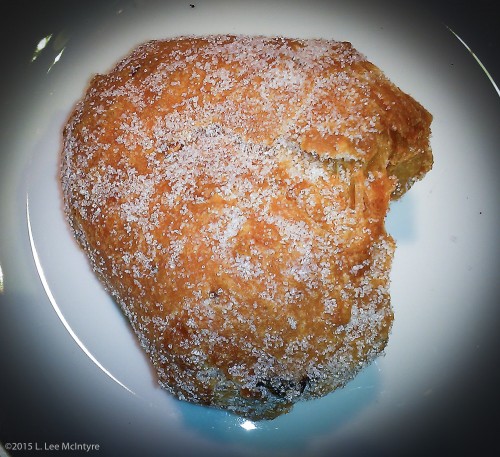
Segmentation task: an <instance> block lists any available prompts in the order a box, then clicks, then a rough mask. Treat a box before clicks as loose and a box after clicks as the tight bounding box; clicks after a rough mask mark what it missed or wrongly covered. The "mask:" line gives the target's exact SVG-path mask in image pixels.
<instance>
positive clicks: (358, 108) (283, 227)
mask: <svg viewBox="0 0 500 457" xmlns="http://www.w3.org/2000/svg"><path fill="white" fill-rule="evenodd" d="M431 120H432V117H431V115H430V114H429V113H428V112H427V111H426V110H425V109H424V108H423V107H422V106H421V105H420V104H419V103H418V102H416V101H415V100H414V99H413V98H412V97H410V96H409V95H407V94H405V93H403V92H402V91H401V90H400V89H398V88H397V87H396V86H395V85H394V84H392V83H391V82H390V81H389V80H388V79H387V78H386V77H385V76H384V75H383V73H382V72H381V71H380V70H379V69H378V68H377V67H376V66H375V65H373V64H372V63H370V62H369V61H368V60H366V58H365V57H364V56H363V55H361V54H360V53H358V52H357V51H356V50H355V49H354V48H353V47H352V45H351V44H349V43H346V42H336V41H332V40H321V39H288V38H282V37H261V36H257V37H254V36H223V35H218V36H206V37H180V38H175V39H166V40H157V41H151V42H148V43H145V44H143V45H141V46H139V47H138V48H136V49H135V50H134V51H133V52H132V53H131V54H130V55H129V56H127V57H125V58H124V59H123V60H122V61H120V62H119V63H118V64H117V65H116V66H115V67H114V68H113V69H112V70H111V71H110V72H109V73H108V74H105V75H97V76H95V77H94V78H93V79H92V81H91V83H90V86H89V88H88V90H87V92H86V94H85V96H84V98H83V99H82V100H81V101H80V102H78V104H77V105H76V107H75V109H74V111H73V113H72V114H71V116H70V118H69V120H68V122H67V125H66V126H65V129H64V143H63V151H62V164H61V183H62V193H63V199H64V209H65V214H66V216H67V219H68V221H69V224H70V226H71V228H72V231H73V233H74V235H75V237H76V240H77V241H78V243H79V245H80V246H81V247H82V248H83V250H84V251H85V252H86V254H87V255H88V257H89V260H90V264H91V266H92V268H93V269H94V271H95V272H96V274H97V275H98V277H99V278H100V280H101V281H102V283H103V285H104V286H105V288H106V289H107V290H108V291H109V293H110V294H111V295H112V296H113V297H114V299H115V300H116V302H117V303H118V304H119V305H120V306H121V308H122V310H123V312H124V313H125V315H126V316H127V317H128V319H129V321H130V324H131V327H132V329H133V330H134V332H135V333H136V334H137V337H138V339H139V341H140V344H141V346H142V347H143V348H144V350H145V351H146V353H147V354H148V356H149V358H150V359H151V363H152V364H153V365H154V367H155V369H156V372H157V377H158V381H159V383H160V384H161V386H163V387H164V388H166V389H167V390H168V391H169V392H171V393H172V394H174V395H175V396H176V397H178V398H180V399H182V400H187V401H190V402H194V403H199V404H203V405H211V406H215V407H219V408H224V409H226V410H229V411H232V412H234V413H236V414H238V415H241V416H244V417H247V418H251V419H272V418H274V417H276V416H278V415H280V414H282V413H285V412H287V411H289V410H290V408H291V407H292V405H293V404H294V403H295V402H297V401H298V400H301V399H310V398H315V397H320V396H323V395H326V394H327V393H329V392H331V391H333V390H334V389H336V388H338V387H340V386H343V385H344V384H345V383H346V382H347V381H349V380H350V379H352V377H353V376H355V375H356V373H358V372H359V370H360V369H361V368H362V367H364V366H366V365H367V364H368V363H370V362H371V361H372V360H373V359H374V358H375V357H377V356H378V355H379V354H381V353H382V352H383V350H384V348H385V346H386V344H387V341H388V337H389V333H390V329H391V324H392V320H393V312H392V308H391V305H390V296H389V289H388V287H389V273H390V267H391V260H392V257H393V252H394V248H395V244H394V241H393V239H392V238H391V237H390V235H388V234H387V233H386V231H385V228H384V221H385V216H386V214H387V211H388V206H389V202H390V200H391V199H395V198H399V197H400V196H401V195H402V194H404V193H405V192H406V191H407V190H408V189H409V187H410V186H411V185H412V184H413V183H414V182H415V181H416V180H418V179H420V178H422V177H423V176H424V174H425V173H426V172H427V171H428V170H429V169H430V168H431V166H432V153H431V150H430V146H429V136H430V124H431Z"/></svg>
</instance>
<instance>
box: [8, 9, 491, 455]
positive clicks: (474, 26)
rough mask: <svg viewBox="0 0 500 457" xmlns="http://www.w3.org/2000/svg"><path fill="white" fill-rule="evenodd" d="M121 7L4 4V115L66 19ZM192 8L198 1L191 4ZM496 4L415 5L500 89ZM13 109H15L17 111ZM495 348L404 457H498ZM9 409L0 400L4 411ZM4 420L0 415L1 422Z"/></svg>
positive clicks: (33, 419) (424, 428) (450, 395)
mask: <svg viewBox="0 0 500 457" xmlns="http://www.w3.org/2000/svg"><path fill="white" fill-rule="evenodd" d="M117 3H119V1H118V0H111V1H96V0H81V1H70V0H66V1H61V0H46V1H37V2H33V1H23V0H18V1H16V2H12V1H11V2H8V4H7V5H3V6H2V19H1V27H0V30H1V31H0V38H1V40H2V41H1V43H2V46H3V53H2V65H1V72H0V97H1V98H0V100H1V101H2V104H3V106H2V108H3V109H2V112H1V115H2V116H7V115H8V113H9V109H8V108H10V107H7V109H6V106H5V104H6V103H15V98H13V97H12V96H11V95H12V93H13V90H14V89H15V88H19V87H22V84H27V85H29V84H30V81H31V78H33V77H34V76H33V74H32V72H33V68H34V67H33V65H31V66H30V63H29V61H27V60H26V56H30V55H32V53H33V50H34V48H35V47H36V44H37V43H38V41H39V40H40V39H41V38H42V37H44V36H46V35H48V34H50V33H53V32H54V31H57V30H58V29H60V28H61V27H62V26H63V25H64V24H65V21H66V20H67V17H71V18H73V20H78V18H79V17H81V15H82V13H83V12H84V11H85V10H86V9H88V8H102V9H103V11H107V10H108V9H109V8H112V7H113V6H114V5H116V4H117ZM186 3H190V2H186ZM191 3H196V1H195V0H191ZM498 3H499V2H498V0H474V1H452V0H420V1H419V2H417V3H416V4H417V5H419V7H421V8H423V9H426V10H428V11H430V12H431V13H432V14H433V15H434V16H435V17H436V18H437V19H438V20H439V21H441V22H442V23H443V24H445V25H447V26H448V27H449V28H451V29H452V30H453V31H454V32H455V33H456V34H457V35H459V36H460V37H461V38H462V39H463V40H464V41H465V42H466V43H467V44H468V46H469V47H470V48H471V50H472V51H473V52H474V53H475V54H476V56H477V57H478V58H479V60H480V61H481V62H482V63H483V65H484V66H485V67H486V69H487V70H488V72H489V73H490V75H491V76H492V78H493V79H494V80H495V81H496V83H497V85H500V52H499V49H500V31H499V29H500V25H499V23H500V20H499V18H500V16H499V14H498V12H497V10H498ZM68 13H71V14H69V15H68ZM11 109H12V110H15V106H14V105H13V106H12V107H11ZM2 119H3V117H2V118H1V119H0V134H1V135H4V134H5V132H4V130H3V123H2V122H1V120H2ZM499 128H500V125H499ZM4 153H5V151H0V156H1V155H2V154H4ZM495 338H496V337H495ZM491 344H492V350H491V359H490V360H489V361H487V360H481V361H478V362H477V364H476V365H477V366H471V374H470V379H469V380H468V383H467V385H469V386H470V392H467V390H464V389H461V391H459V392H457V391H456V390H457V389H456V388H455V389H454V387H453V386H450V393H449V397H450V400H449V408H447V410H446V411H445V410H443V412H442V414H441V415H439V417H438V416H437V417H434V418H429V422H428V424H426V426H422V424H419V427H417V428H416V432H417V430H420V433H422V430H424V432H425V433H424V434H423V435H422V441H421V443H420V444H421V445H420V446H418V447H417V448H414V449H408V450H407V451H408V452H407V453H406V454H405V455H426V456H433V455H454V456H462V455H464V456H465V455H478V456H483V455H500V445H499V443H500V438H499V437H498V433H499V432H498V430H499V429H500V415H499V409H500V404H499V392H500V377H499V376H498V370H497V369H492V367H494V366H496V365H497V364H499V362H500V360H499V358H498V353H499V351H498V349H497V339H494V340H492V341H491ZM0 350H1V348H0ZM499 365H500V364H499ZM1 370H2V367H0V377H3V378H4V380H5V379H7V380H8V379H10V378H9V375H8V374H6V373H2V371H1ZM12 379H14V378H12ZM1 384H2V383H1V382H0V385H1ZM478 385H480V386H481V388H480V389H478V388H477V386H478ZM461 386H462V384H461ZM3 395H5V392H1V391H0V399H1V398H2V396H3ZM5 404H6V403H5V402H2V401H0V410H1V409H2V405H5ZM4 412H5V411H0V413H4ZM2 415H3V414H0V417H1V416H2ZM26 420H27V422H28V423H30V424H31V426H34V424H33V423H32V422H33V421H36V420H37V418H28V417H27V418H26ZM1 434H2V430H1V429H0V441H1V440H2V439H3V437H2V436H1ZM395 438H396V439H397V437H395ZM367 455H370V453H368V454H367Z"/></svg>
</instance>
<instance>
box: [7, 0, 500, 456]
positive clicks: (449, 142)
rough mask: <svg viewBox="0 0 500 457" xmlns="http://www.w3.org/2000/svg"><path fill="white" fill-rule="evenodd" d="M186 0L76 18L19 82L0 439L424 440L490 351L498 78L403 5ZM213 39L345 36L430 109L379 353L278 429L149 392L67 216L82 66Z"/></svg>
mask: <svg viewBox="0 0 500 457" xmlns="http://www.w3.org/2000/svg"><path fill="white" fill-rule="evenodd" d="M193 5H194V7H193V6H191V5H190V4H189V3H188V2H175V3H174V2H166V1H162V2H160V1H146V0H141V1H139V0H136V1H130V2H115V3H114V4H113V6H112V7H110V8H109V9H107V10H106V14H103V10H100V15H99V16H97V15H92V14H91V13H89V14H88V15H87V16H85V17H82V18H81V20H80V21H74V20H73V21H72V22H71V24H72V28H70V29H69V30H66V31H65V34H64V35H60V36H59V37H57V36H56V37H52V38H51V40H53V41H52V42H51V41H50V40H49V42H48V43H46V44H47V46H46V47H45V48H43V49H40V50H39V52H38V54H37V59H42V58H47V57H44V56H46V55H48V53H49V49H51V52H52V55H51V57H50V60H47V65H46V69H47V71H46V72H44V73H43V76H40V78H39V80H38V81H37V83H38V84H39V86H37V87H30V88H28V89H27V90H26V89H23V90H25V91H26V92H25V94H24V95H23V97H21V99H22V101H23V103H22V104H21V105H20V106H21V109H20V111H19V116H17V117H13V118H12V120H11V123H10V124H9V126H8V128H9V131H10V134H9V135H7V136H6V137H5V138H3V139H2V141H3V144H2V156H1V160H2V168H1V170H0V178H1V180H0V186H1V194H0V195H1V198H2V200H1V214H0V216H1V221H0V267H1V272H0V288H1V289H2V291H1V292H0V300H1V307H0V313H1V321H0V332H1V340H0V343H1V344H2V352H1V355H2V365H3V366H2V368H3V369H5V370H8V372H9V373H10V374H9V376H8V377H7V381H5V380H4V382H5V384H4V385H2V388H3V389H9V390H8V391H2V395H3V396H5V397H6V398H7V399H6V400H5V402H4V404H3V408H4V409H3V410H4V411H5V417H3V418H2V416H0V418H2V420H4V424H8V425H6V426H5V429H4V431H3V432H2V431H1V430H0V434H1V436H0V440H1V441H2V442H3V443H4V446H5V447H6V448H7V447H12V443H16V440H17V445H18V446H19V445H20V444H19V443H24V444H21V446H24V447H26V446H29V445H31V446H32V447H34V446H38V447H43V446H50V445H51V444H53V445H54V446H57V445H59V446H62V445H63V443H76V444H79V445H82V446H83V445H84V444H88V445H92V444H93V445H98V446H99V448H100V450H99V453H100V455H103V453H104V454H105V455H110V454H114V455H118V454H117V453H118V452H121V453H122V454H124V453H127V454H139V453H140V454H142V455H152V454H156V453H164V455H181V454H182V455H184V456H189V455H203V456H208V455H212V454H214V455H219V456H235V455H242V456H256V455H259V456H260V455H263V456H264V455H269V456H279V455H283V456H294V455H297V456H309V455H311V456H312V455H318V456H320V455H321V456H322V455H334V454H335V455H344V454H346V455H354V454H356V453H357V452H366V451H367V450H369V452H368V453H367V454H365V455H375V454H376V453H377V452H381V451H384V453H385V454H386V455H388V454H389V453H390V452H393V451H394V452H396V451H397V450H400V449H403V448H404V447H405V446H408V443H411V442H412V441H413V442H414V443H416V442H418V438H417V436H418V433H419V431H420V432H422V433H424V432H425V433H428V428H429V427H427V428H426V427H425V426H424V425H423V424H434V423H435V422H436V421H437V420H436V417H439V418H443V419H446V417H447V410H446V408H448V409H450V413H449V414H451V411H452V408H451V407H450V402H451V401H452V400H453V399H455V398H457V397H459V395H460V392H461V389H462V385H463V386H464V387H463V389H465V386H466V385H468V384H467V383H465V381H464V380H465V379H468V376H469V374H470V370H472V369H474V367H476V366H477V364H478V359H481V360H482V359H483V358H484V357H486V356H485V354H488V355H489V354H490V351H489V350H488V348H485V345H486V344H487V343H488V342H489V341H490V340H489V335H490V334H491V331H492V327H493V326H492V325H491V323H492V322H493V318H494V317H495V318H496V317H497V316H498V312H497V311H496V310H495V305H496V300H495V283H496V282H497V280H498V265H499V261H498V258H499V257H498V254H499V252H498V251H499V250H498V243H497V241H498V237H497V231H498V227H499V224H498V223H499V213H498V208H499V185H498V181H497V180H496V173H497V172H498V170H499V168H498V165H499V158H498V154H497V152H496V151H497V148H498V145H499V144H500V133H499V129H498V126H499V120H500V99H499V97H498V94H497V92H496V90H495V87H494V86H493V84H492V83H491V81H490V80H489V79H488V77H487V75H486V74H485V72H484V71H483V69H482V68H481V67H480V65H479V64H478V63H477V62H476V61H475V59H474V58H473V56H472V55H471V54H470V53H469V52H468V51H467V50H466V48H465V47H464V46H463V45H462V43H460V42H459V40H458V39H457V38H456V37H455V36H454V35H453V34H452V33H451V32H450V31H449V30H447V29H446V28H445V27H444V26H442V25H440V24H438V23H435V22H433V21H432V20H430V19H429V18H424V17H422V16H418V15H415V14H414V12H410V11H409V10H408V9H407V8H401V7H397V6H396V7H394V6H391V8H388V7H387V5H385V6H384V4H383V3H382V2H379V1H375V2H369V3H362V2H347V1H331V2H317V1H308V2H280V1H269V0H268V1H265V2H234V1H233V2H230V1H196V2H194V0H193ZM381 5H382V6H381ZM73 19H74V18H73ZM210 33H243V34H265V35H286V36H292V37H324V38H333V39H337V40H347V41H351V42H352V43H353V44H354V46H355V47H356V48H357V49H358V50H360V51H361V52H363V53H364V54H365V55H367V57H368V58H369V59H370V60H371V61H372V62H374V63H375V64H377V65H378V66H379V67H380V68H382V69H383V70H384V72H385V73H386V74H387V75H388V76H389V77H390V78H391V79H392V80H393V81H394V82H395V83H396V84H397V85H399V86H400V87H401V88H402V89H403V90H404V91H406V92H408V93H410V94H411V95H412V96H413V97H415V98H416V99H417V100H418V101H420V102H421V103H422V104H423V105H424V106H425V107H426V108H427V109H428V110H429V111H430V112H431V113H432V114H433V115H434V122H433V125H432V129H433V137H432V146H433V150H434V154H435V166H434V169H433V170H432V172H430V173H429V174H428V176H427V177H426V178H425V179H424V180H423V181H422V182H420V183H418V184H416V185H415V186H414V188H412V190H411V191H410V192H409V193H408V194H407V195H406V196H405V197H404V198H403V199H402V200H401V201H399V202H397V203H395V204H393V205H392V209H391V212H390V214H389V216H388V221H387V227H388V231H389V232H390V233H391V234H392V235H393V236H394V237H395V239H396V240H397V242H398V249H397V253H396V256H395V261H394V265H393V271H392V285H391V294H392V300H393V306H394V310H395V321H394V327H393V331H392V335H391V338H390V342H389V345H388V347H387V350H386V354H385V356H383V357H381V358H379V359H378V360H377V362H376V363H374V364H373V365H371V366H370V367H368V368H366V369H365V370H364V371H363V372H362V373H360V374H359V376H357V377H356V378H355V379H354V380H353V381H352V382H351V383H349V384H348V385H347V386H346V387H345V388H344V389H342V390H339V391H337V392H334V393H333V394H331V395H329V396H327V397H325V398H323V399H319V400H315V401H311V402H307V403H302V404H298V405H297V406H296V407H295V408H294V409H293V411H292V412H291V413H289V414H287V415H285V416H282V417H279V418H278V419H276V420H274V421H268V422H258V423H252V422H249V421H245V420H242V419H240V418H237V417H235V416H232V415H230V414H228V413H225V412H222V411H218V410H213V409H208V408H204V407H199V406H194V405H189V404H186V403H182V402H179V401H176V400H174V399H172V398H171V397H170V396H169V395H168V394H167V393H166V392H164V391H161V390H160V389H159V388H158V387H157V386H156V384H155V382H154V377H153V372H152V370H151V369H150V367H149V365H148V362H147V360H146V357H145V356H144V355H143V353H142V351H141V350H140V348H139V346H138V344H137V343H136V341H135V337H134V336H133V334H132V332H131V330H130V329H129V327H128V325H127V323H126V321H125V319H124V318H123V317H122V316H121V313H120V311H119V310H118V307H117V306H116V305H115V304H114V303H113V302H112V300H111V299H110V298H109V297H108V296H107V295H106V293H105V292H104V291H103V289H102V288H101V286H100V284H99V283H98V281H97V280H96V279H95V277H94V276H93V274H92V272H91V271H90V270H89V267H88V265H87V262H86V259H85V257H84V256H83V254H82V253H81V252H80V251H79V249H78V248H77V246H76V244H75V242H74V240H73V239H72V237H71V234H70V232H69V230H68V228H67V226H66V224H65V221H64V219H63V215H62V211H61V200H60V195H59V188H58V182H57V172H58V154H59V150H60V137H61V129H62V126H63V124H64V122H65V120H66V118H67V116H68V114H69V112H70V110H71V109H72V107H73V104H74V103H75V102H76V100H77V99H78V98H80V97H81V96H82V94H83V92H84V90H85V87H86V84H87V83H88V81H89V79H90V77H91V76H92V75H93V74H94V73H97V72H105V71H107V70H108V69H110V68H111V67H112V66H113V64H114V63H115V62H117V61H118V60H119V59H120V58H121V57H122V56H124V55H126V54H127V53H128V52H129V51H130V50H131V49H132V48H133V47H135V46H136V45H138V44H139V43H141V42H143V41H146V40H149V39H154V38H164V37H170V36H176V35H186V34H197V35H202V34H210ZM56 39H59V45H58V46H59V47H57V46H56V47H54V46H55V45H54V46H53V44H54V40H56ZM49 44H51V46H52V47H51V46H49ZM42 45H43V43H42ZM42 45H41V46H40V47H43V46H42ZM18 90H20V89H18ZM481 366H482V365H481ZM6 372H7V371H6ZM450 392H451V393H450ZM452 394H453V395H452ZM0 408H2V406H0ZM453 411H454V410H453ZM7 415H8V417H7ZM0 424H1V423H0ZM4 435H5V436H4ZM428 438H429V436H428V435H425V439H428ZM15 445H16V444H14V446H15ZM410 446H411V444H410ZM94 449H95V446H94ZM12 453H13V455H14V451H12Z"/></svg>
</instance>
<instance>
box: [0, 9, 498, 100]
mask: <svg viewBox="0 0 500 457" xmlns="http://www.w3.org/2000/svg"><path fill="white" fill-rule="evenodd" d="M179 1H183V0H179ZM248 1H251V0H248ZM119 3H127V1H126V0H100V1H98V0H82V1H75V0H64V1H63V0H44V1H43V0H39V1H26V0H17V1H15V2H14V1H9V2H7V3H6V4H4V5H3V6H2V19H1V27H0V29H1V30H0V37H1V40H2V41H1V43H2V45H3V53H2V57H3V59H2V70H1V72H0V88H1V89H0V90H1V92H0V94H1V95H5V94H9V93H10V91H11V88H12V86H13V85H14V84H18V83H19V82H20V80H21V81H22V80H23V78H26V77H28V76H29V75H27V74H26V71H27V62H26V61H25V60H24V59H25V56H26V55H31V54H32V51H33V49H34V48H35V46H36V44H37V43H38V41H39V40H40V39H41V38H42V37H44V36H46V35H48V34H50V33H53V32H54V30H57V29H58V28H59V29H60V27H61V24H64V23H65V21H67V18H68V17H70V18H72V20H75V21H77V20H78V19H79V18H80V17H81V16H82V14H81V13H82V12H84V11H85V10H87V9H89V8H94V9H95V8H98V9H99V8H102V9H103V10H107V9H109V8H112V7H113V6H114V5H116V4H119ZM185 3H186V4H189V3H193V4H195V3H196V1H195V0H188V1H186V2H185ZM399 3H403V4H404V3H405V2H404V1H400V2H399ZM413 3H414V4H415V5H417V6H418V7H419V8H422V9H425V10H428V11H430V12H431V13H432V14H433V15H434V16H435V17H436V18H437V19H438V20H440V21H441V22H443V23H444V24H446V25H447V26H448V27H450V28H451V29H452V30H453V31H454V32H455V33H457V34H458V35H459V36H460V37H461V38H462V39H463V40H464V41H465V42H466V43H467V44H468V46H469V47H470V48H471V49H472V51H473V52H474V53H475V54H476V55H477V56H478V58H479V59H480V60H481V62H482V63H483V65H484V66H485V67H486V68H487V70H488V71H489V73H490V74H491V76H492V77H493V78H494V80H495V81H496V83H497V85H500V52H499V49H500V15H499V13H498V9H499V6H500V4H499V2H498V0H472V1H463V0H455V1H454V0H417V1H415V2H413ZM68 12H70V13H71V14H68ZM2 99H3V97H2Z"/></svg>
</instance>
